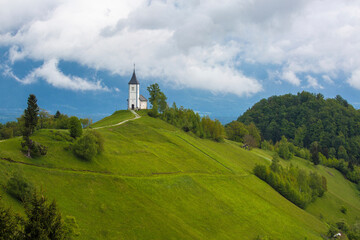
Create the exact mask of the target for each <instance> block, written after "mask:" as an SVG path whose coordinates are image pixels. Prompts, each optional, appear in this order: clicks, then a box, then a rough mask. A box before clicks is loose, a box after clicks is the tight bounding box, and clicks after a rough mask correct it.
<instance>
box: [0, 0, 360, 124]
mask: <svg viewBox="0 0 360 240" xmlns="http://www.w3.org/2000/svg"><path fill="white" fill-rule="evenodd" d="M0 23H1V24H0V122H3V123H4V122H7V121H11V120H15V119H16V117H19V116H20V115H21V114H22V113H23V110H24V109H25V108H26V101H27V97H28V96H29V94H35V95H36V96H37V99H38V105H39V106H40V108H42V109H46V110H47V111H49V112H50V113H51V114H54V113H55V112H56V111H57V110H59V111H60V112H62V113H65V114H68V115H76V116H78V117H81V118H83V117H89V118H92V119H93V120H94V121H96V120H99V119H101V118H103V117H105V116H108V115H110V114H112V113H113V112H114V111H116V110H120V109H126V102H127V97H128V82H129V80H130V78H131V75H132V72H133V69H134V63H135V64H136V75H137V78H138V80H139V81H140V93H141V94H142V95H144V96H145V97H148V93H147V90H146V88H147V86H149V85H150V84H153V83H158V84H159V85H160V88H161V90H162V91H163V92H164V93H165V94H166V96H167V97H168V102H169V105H172V103H173V102H176V104H177V105H178V106H184V107H185V108H191V109H193V110H194V111H196V112H199V114H201V115H209V116H210V117H211V118H217V119H219V120H220V121H222V122H223V123H227V122H230V121H232V120H235V119H236V118H237V117H238V116H239V115H241V114H242V113H243V112H244V111H246V110H247V109H248V108H250V107H251V106H252V105H253V104H255V103H256V102H258V101H259V100H261V99H262V98H267V97H270V96H272V95H280V94H286V93H293V94H296V93H297V92H301V91H309V92H313V93H322V94H323V95H324V96H325V97H326V98H329V97H330V98H333V97H335V96H336V95H341V96H342V97H343V98H345V99H347V100H348V102H349V103H350V104H352V105H353V106H354V107H355V108H357V109H358V108H359V107H360V1H355V0H341V1H340V0H298V1H289V0H223V1H216V0H207V1H201V0H186V1H178V0H168V1H167V0H147V1H144V0H127V1H125V0H122V1H116V0H102V1H98V0H32V1H25V0H0Z"/></svg>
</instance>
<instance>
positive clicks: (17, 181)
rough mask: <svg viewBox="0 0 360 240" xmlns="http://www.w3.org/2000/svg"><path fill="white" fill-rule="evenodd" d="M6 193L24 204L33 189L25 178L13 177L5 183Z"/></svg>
mask: <svg viewBox="0 0 360 240" xmlns="http://www.w3.org/2000/svg"><path fill="white" fill-rule="evenodd" d="M6 191H7V193H8V194H10V195H11V196H12V197H14V198H15V199H17V200H19V201H22V202H24V201H25V200H27V199H29V198H30V196H31V194H32V192H33V191H34V187H33V185H32V184H31V183H29V182H28V181H27V180H26V179H25V178H23V177H21V176H19V175H14V176H13V177H11V178H10V179H9V181H8V182H7V185H6Z"/></svg>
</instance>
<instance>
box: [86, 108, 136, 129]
mask: <svg viewBox="0 0 360 240" xmlns="http://www.w3.org/2000/svg"><path fill="white" fill-rule="evenodd" d="M130 111H131V112H132V113H133V114H134V115H135V117H134V118H131V119H127V120H124V121H122V122H119V123H116V124H112V125H107V126H102V127H96V128H93V129H100V128H107V127H115V126H119V125H121V124H124V123H126V122H128V121H133V120H136V119H138V118H141V116H140V115H139V114H137V113H136V112H135V111H134V110H130Z"/></svg>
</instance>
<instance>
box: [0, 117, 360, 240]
mask: <svg viewBox="0 0 360 240" xmlns="http://www.w3.org/2000/svg"><path fill="white" fill-rule="evenodd" d="M117 113H118V114H114V115H112V116H111V117H109V118H107V119H106V121H107V122H108V123H110V124H114V123H117V122H119V121H122V120H124V119H126V117H125V115H126V116H127V117H132V116H129V115H127V113H128V112H127V111H123V112H120V113H119V112H117ZM104 121H105V120H104ZM104 121H103V122H104ZM103 122H102V123H103ZM95 124H97V123H95ZM98 131H100V132H101V133H102V135H103V136H104V138H105V140H106V142H105V151H104V153H102V154H101V155H99V156H98V157H97V158H96V159H95V160H94V161H93V162H91V163H88V162H84V161H81V160H79V159H76V158H75V157H74V156H73V155H72V154H71V153H70V152H67V151H65V150H64V147H65V146H66V145H67V143H65V142H63V141H56V140H54V137H53V135H54V132H51V131H49V130H41V131H38V132H37V133H36V136H35V138H36V139H37V140H38V141H40V142H42V143H45V144H46V145H47V146H49V151H48V152H49V153H48V155H47V156H45V157H40V158H38V159H27V158H26V157H24V156H22V154H21V153H20V152H19V143H20V139H11V140H8V141H5V142H1V143H0V157H11V158H12V159H14V160H17V161H23V162H28V163H34V164H39V165H42V167H36V166H28V165H23V164H14V163H7V162H4V161H0V169H1V170H0V183H1V184H4V183H6V180H7V179H8V178H9V177H10V176H11V174H12V173H14V172H20V173H21V174H23V175H24V176H25V177H26V178H28V179H29V180H30V181H31V182H33V183H34V184H36V185H37V186H38V187H41V188H42V189H43V190H44V191H45V192H46V194H47V195H48V196H49V197H50V198H56V200H57V202H58V204H59V207H60V209H61V211H62V212H63V213H64V215H73V216H75V217H76V219H77V221H78V223H79V225H80V228H81V236H80V239H119V238H121V239H122V238H123V239H253V238H255V237H256V236H257V235H268V236H272V237H273V238H275V239H290V238H291V239H304V238H305V237H307V238H308V239H320V233H323V232H325V231H326V229H327V228H326V225H325V224H324V223H322V222H321V221H320V220H318V217H315V216H318V213H317V211H322V210H318V209H321V208H320V207H318V206H316V205H315V204H317V202H316V203H315V204H314V206H313V205H311V206H310V207H309V210H308V211H309V212H311V213H313V214H314V215H315V216H313V215H311V214H310V213H308V212H306V211H304V210H302V209H299V208H297V207H296V206H295V205H293V204H292V203H290V202H289V201H287V200H286V199H284V198H283V197H281V196H280V195H279V194H278V193H277V192H276V191H274V190H273V189H272V188H271V187H269V186H268V185H267V184H265V183H264V182H262V181H261V180H259V179H257V178H256V177H255V176H254V175H252V174H251V170H252V168H253V166H254V165H255V164H256V163H269V161H268V160H266V159H264V158H262V157H260V156H258V155H256V154H254V153H253V152H249V151H246V150H243V149H241V148H240V147H239V146H238V144H237V143H233V142H230V141H227V142H225V143H215V142H212V141H209V140H203V139H199V138H195V137H192V136H190V135H188V134H185V133H183V132H181V131H179V130H178V129H176V128H174V127H173V126H171V125H169V124H166V123H164V122H162V121H161V120H158V119H152V118H149V117H147V116H144V117H142V118H141V119H137V120H135V121H130V122H127V123H125V124H124V125H120V126H117V127H111V128H104V129H99V130H98ZM261 154H263V155H264V154H265V155H266V154H267V153H261ZM63 168H67V169H63ZM70 168H71V169H70ZM79 170H92V171H99V172H83V171H79ZM331 171H333V170H331ZM103 172H107V173H103ZM336 178H339V179H341V178H342V176H340V175H339V176H338V175H336ZM335 182H336V181H335ZM345 183H347V182H346V181H345V182H344V184H345ZM339 184H340V183H339ZM333 186H334V187H335V185H333V184H332V183H330V181H329V192H331V191H335V192H336V190H335V188H334V189H333ZM351 187H352V186H351ZM1 191H2V192H0V193H1V195H4V192H3V190H1ZM352 191H353V192H352V193H351V194H355V193H354V192H355V190H354V189H353V188H352ZM350 192H351V191H350ZM3 201H4V202H5V203H6V204H8V205H11V206H13V207H14V208H15V210H16V209H21V206H20V204H18V203H17V202H15V201H14V200H12V199H11V198H10V197H8V196H6V195H5V197H4V199H3ZM324 201H326V203H327V204H330V202H331V201H327V200H326V199H325V200H324ZM349 202H350V203H351V204H353V205H354V208H355V207H359V205H360V204H358V202H356V201H354V202H352V200H349ZM351 211H352V210H351ZM349 212H350V209H349ZM323 215H324V216H325V214H324V213H323ZM325 217H328V216H325ZM329 218H330V217H329Z"/></svg>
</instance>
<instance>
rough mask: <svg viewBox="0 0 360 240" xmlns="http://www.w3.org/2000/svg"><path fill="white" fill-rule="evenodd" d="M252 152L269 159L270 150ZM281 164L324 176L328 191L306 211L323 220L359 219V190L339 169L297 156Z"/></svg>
mask: <svg viewBox="0 0 360 240" xmlns="http://www.w3.org/2000/svg"><path fill="white" fill-rule="evenodd" d="M254 152H255V153H256V154H259V155H261V156H264V157H266V158H270V159H271V154H272V153H271V152H266V151H262V150H260V149H256V150H254ZM282 164H283V165H284V166H289V165H290V164H292V165H294V166H296V167H299V168H302V169H305V170H307V171H317V172H318V173H319V174H321V175H323V176H325V177H326V180H327V185H328V191H327V192H326V193H325V195H324V197H322V198H318V199H317V200H316V201H315V202H314V203H311V204H310V205H309V206H308V207H307V208H306V210H307V211H308V212H310V213H312V214H313V215H314V216H317V217H320V216H321V215H322V217H323V218H324V221H325V222H332V223H334V222H338V221H340V220H342V219H345V220H347V222H348V223H354V222H355V221H356V220H360V192H359V191H358V190H357V189H356V185H355V184H354V183H351V182H350V181H348V180H346V179H345V178H344V177H343V175H342V174H341V173H340V172H339V171H337V170H335V169H333V168H328V167H325V166H321V165H318V166H314V165H313V164H312V163H310V162H309V161H306V160H304V159H301V158H298V157H294V158H292V159H291V160H290V161H282ZM341 206H345V207H346V208H347V209H348V211H347V213H346V214H343V213H342V212H341V211H340V207H341Z"/></svg>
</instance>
